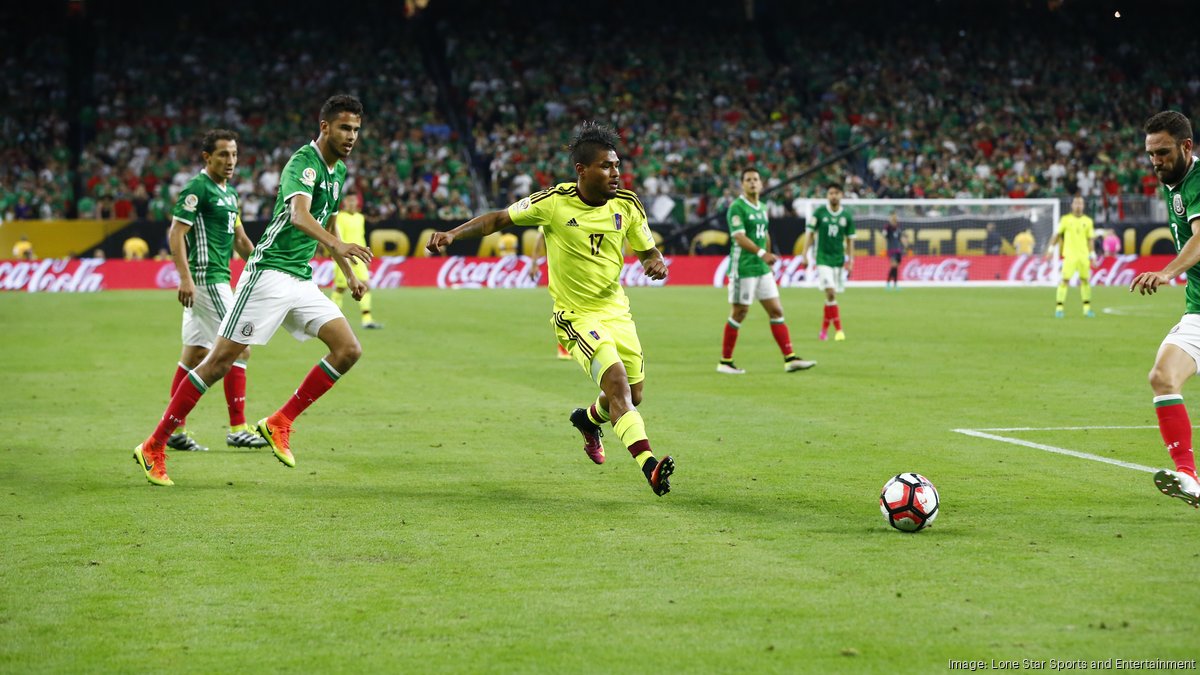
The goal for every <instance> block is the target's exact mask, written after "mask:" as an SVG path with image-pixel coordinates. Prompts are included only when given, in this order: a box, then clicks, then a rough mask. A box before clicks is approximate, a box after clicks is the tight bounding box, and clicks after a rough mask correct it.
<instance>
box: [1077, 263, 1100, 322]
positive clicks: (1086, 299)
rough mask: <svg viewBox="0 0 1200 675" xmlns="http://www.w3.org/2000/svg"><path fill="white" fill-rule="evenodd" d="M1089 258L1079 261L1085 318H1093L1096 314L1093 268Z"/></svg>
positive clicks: (1080, 297)
mask: <svg viewBox="0 0 1200 675" xmlns="http://www.w3.org/2000/svg"><path fill="white" fill-rule="evenodd" d="M1090 262H1091V261H1089V260H1088V259H1087V258H1083V259H1081V260H1080V261H1079V267H1078V268H1077V271H1078V273H1079V299H1080V300H1082V301H1083V316H1084V317H1086V318H1089V319H1090V318H1092V317H1094V316H1096V313H1095V312H1093V311H1092V266H1091V264H1090Z"/></svg>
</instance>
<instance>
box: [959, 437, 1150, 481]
mask: <svg viewBox="0 0 1200 675" xmlns="http://www.w3.org/2000/svg"><path fill="white" fill-rule="evenodd" d="M1157 428H1158V427H1144V426H1143V427H1048V428H1030V427H1020V428H1011V429H989V430H987V431H1075V430H1083V429H1157ZM952 431H954V432H955V433H959V434H964V435H966V436H974V437H976V438H986V439H987V440H990V441H999V442H1001V443H1010V444H1012V445H1020V446H1022V447H1026V448H1033V449H1034V450H1042V451H1045V452H1052V453H1054V454H1056V455H1067V456H1068V457H1078V458H1080V459H1090V460H1092V461H1093V462H1103V463H1105V464H1112V465H1113V466H1119V467H1123V468H1126V469H1133V470H1134V471H1145V472H1146V473H1154V472H1156V471H1158V469H1153V468H1151V467H1148V466H1142V465H1141V464H1134V463H1132V462H1122V461H1121V460H1119V459H1109V458H1108V457H1101V456H1099V455H1093V454H1090V453H1087V452H1078V451H1076V450H1068V449H1066V448H1059V447H1056V446H1053V445H1046V444H1045V443H1034V442H1032V441H1025V440H1022V439H1020V438H1009V437H1008V436H998V435H996V434H989V433H987V431H985V430H982V429H952Z"/></svg>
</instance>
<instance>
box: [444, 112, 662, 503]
mask: <svg viewBox="0 0 1200 675" xmlns="http://www.w3.org/2000/svg"><path fill="white" fill-rule="evenodd" d="M618 140H619V139H618V137H617V134H616V133H615V132H614V131H613V130H611V129H609V128H607V127H604V126H602V125H600V124H597V123H595V122H587V123H585V124H583V125H582V126H581V127H580V129H579V132H578V133H577V134H576V135H575V138H574V139H573V140H572V141H571V144H570V146H569V147H568V150H569V151H570V153H571V161H572V162H574V164H575V174H576V178H575V182H574V183H559V184H558V185H556V186H554V187H553V188H550V189H548V190H542V191H541V192H536V193H534V194H532V195H530V196H528V197H526V198H524V199H522V200H520V201H518V202H516V203H515V204H513V205H511V206H509V207H508V208H507V209H504V210H501V211H493V212H491V213H485V214H483V215H482V216H479V217H477V218H473V219H471V220H469V221H467V222H465V223H463V224H462V225H459V226H458V227H456V228H454V229H452V230H450V231H448V232H436V233H434V235H433V237H432V238H430V240H429V245H428V249H429V251H430V252H431V253H434V254H437V253H440V252H441V251H442V249H444V248H445V247H446V246H449V245H450V244H451V243H453V242H454V241H455V240H456V239H474V238H478V237H481V236H485V235H489V234H491V233H493V232H497V231H499V230H503V229H505V228H507V227H510V226H512V225H522V226H530V227H535V226H538V225H540V226H542V229H543V232H544V234H545V237H546V254H547V264H546V267H547V269H548V270H549V275H550V297H551V298H553V299H554V313H553V316H552V322H553V325H554V328H555V330H556V332H557V335H558V342H559V344H561V345H563V346H564V347H566V349H567V351H569V352H570V353H571V356H572V358H574V359H575V361H576V362H577V363H578V364H579V365H580V366H582V367H583V370H584V372H586V373H587V374H588V375H589V376H590V377H591V378H592V381H594V382H595V383H596V384H597V385H599V387H600V390H601V393H600V395H599V397H597V398H596V401H595V403H593V404H592V405H591V406H590V407H589V408H588V409H586V410H585V409H583V408H577V409H575V411H574V412H572V413H571V417H570V419H571V423H572V424H573V425H575V427H576V428H577V429H579V431H580V433H582V434H583V438H584V451H585V452H586V453H587V455H588V456H589V457H590V458H591V459H592V461H593V462H595V463H597V464H601V463H603V462H604V446H603V445H602V444H601V442H600V436H601V429H600V426H601V425H602V424H604V423H606V422H611V424H612V427H613V431H615V432H616V434H617V435H618V436H620V437H621V441H622V442H623V443H624V444H625V447H627V448H628V449H629V453H630V454H631V455H633V458H634V459H635V460H637V463H638V466H640V467H641V469H642V472H643V473H644V474H645V476H646V480H648V481H649V482H650V487H651V489H653V490H654V494H656V495H659V496H662V495H664V494H666V493H667V492H668V491H669V490H670V489H671V484H670V481H669V479H670V477H671V474H672V473H673V472H674V471H675V461H674V460H673V459H672V458H671V457H670V455H668V456H665V457H663V458H662V459H661V460H658V459H655V457H654V453H653V452H652V451H651V449H650V440H649V438H648V437H647V435H646V424H645V422H644V421H643V420H642V416H641V414H640V413H638V411H637V408H636V406H637V405H638V404H639V403H641V401H642V385H643V380H644V378H645V374H646V373H645V366H644V362H643V358H642V346H641V343H640V342H639V341H638V335H637V329H636V327H635V326H634V323H633V316H632V315H631V314H630V313H629V299H628V298H627V297H626V296H625V291H624V290H623V289H622V288H621V281H620V279H621V271H622V269H623V268H624V264H625V258H624V255H623V253H622V251H623V249H624V245H625V241H626V239H628V241H629V243H630V245H631V247H632V248H633V251H634V253H635V254H636V255H637V257H638V259H639V260H640V261H641V263H642V268H643V270H644V271H645V273H646V276H648V277H650V278H651V279H665V278H666V277H667V264H666V261H664V260H663V257H662V254H661V253H659V251H658V249H657V248H656V247H655V246H654V239H653V238H652V235H651V233H650V227H649V226H648V225H647V223H646V210H645V209H644V208H643V207H642V203H641V202H640V201H639V200H638V198H637V195H635V194H634V193H632V192H630V191H628V190H622V189H620V188H619V185H620V176H621V171H620V169H619V168H618V167H619V166H620V163H621V160H620V159H619V158H618V157H617V150H616V149H617V142H618Z"/></svg>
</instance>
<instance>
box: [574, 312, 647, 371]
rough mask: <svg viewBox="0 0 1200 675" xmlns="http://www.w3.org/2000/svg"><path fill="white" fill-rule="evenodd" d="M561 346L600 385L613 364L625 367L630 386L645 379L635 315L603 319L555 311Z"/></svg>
mask: <svg viewBox="0 0 1200 675" xmlns="http://www.w3.org/2000/svg"><path fill="white" fill-rule="evenodd" d="M551 323H553V324H554V332H555V334H557V336H558V344H560V345H562V346H563V347H565V348H566V350H567V351H569V352H571V357H572V358H574V359H575V363H578V364H579V365H580V367H581V368H583V370H584V372H586V373H587V374H588V376H589V377H591V378H592V381H593V382H595V383H596V385H597V386H599V384H600V378H601V377H603V376H604V372H605V371H607V370H608V369H609V367H610V366H612V365H613V364H614V363H617V362H618V361H620V362H621V363H623V364H625V373H626V375H627V376H628V377H629V384H631V385H632V384H637V383H638V382H641V381H642V380H644V379H646V363H645V360H644V359H643V358H642V343H641V342H640V341H639V340H638V335H637V327H636V326H634V325H633V316H632V315H631V314H628V313H626V314H624V315H622V316H617V317H611V318H602V317H597V316H588V315H580V314H576V313H575V312H571V311H562V312H555V313H554V315H553V316H552V317H551Z"/></svg>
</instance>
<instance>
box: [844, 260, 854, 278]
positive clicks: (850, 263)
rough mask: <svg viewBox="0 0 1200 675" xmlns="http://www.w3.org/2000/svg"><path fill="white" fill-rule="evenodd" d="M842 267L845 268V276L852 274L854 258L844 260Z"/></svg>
mask: <svg viewBox="0 0 1200 675" xmlns="http://www.w3.org/2000/svg"><path fill="white" fill-rule="evenodd" d="M842 267H845V268H846V274H849V273H851V272H853V271H854V258H846V263H845V264H844V265H842Z"/></svg>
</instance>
